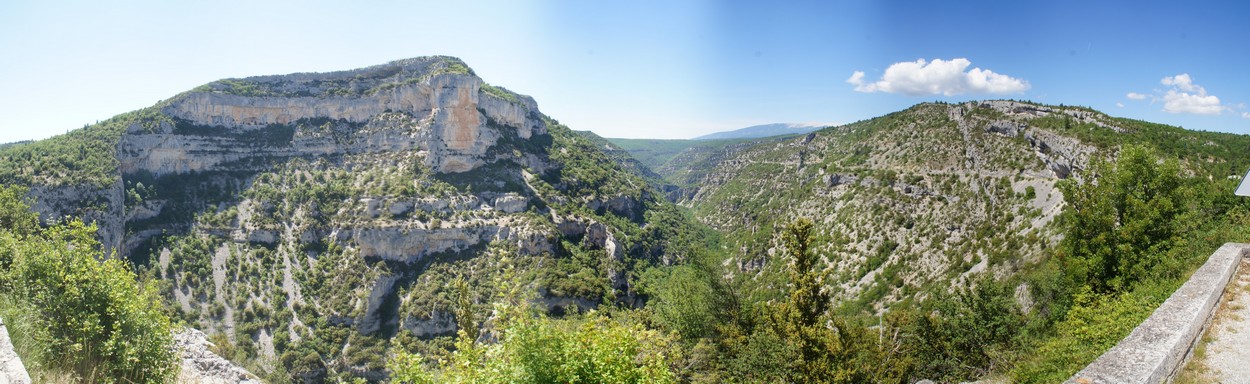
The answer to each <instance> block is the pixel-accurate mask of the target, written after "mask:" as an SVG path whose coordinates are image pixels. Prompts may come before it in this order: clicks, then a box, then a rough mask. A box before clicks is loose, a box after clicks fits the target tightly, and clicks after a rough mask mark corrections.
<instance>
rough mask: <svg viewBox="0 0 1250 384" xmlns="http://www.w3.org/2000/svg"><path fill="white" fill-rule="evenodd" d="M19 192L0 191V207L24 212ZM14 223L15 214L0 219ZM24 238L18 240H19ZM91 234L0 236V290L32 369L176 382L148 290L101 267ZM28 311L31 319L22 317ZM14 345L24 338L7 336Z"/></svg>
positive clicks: (64, 230) (79, 229) (127, 275)
mask: <svg viewBox="0 0 1250 384" xmlns="http://www.w3.org/2000/svg"><path fill="white" fill-rule="evenodd" d="M22 195H24V193H22V192H21V191H20V189H16V188H11V187H0V198H3V199H5V201H3V202H0V207H5V208H6V209H10V210H12V209H19V208H20V209H23V210H24V209H26V207H25V204H24V202H22V201H21V200H18V201H17V202H16V203H15V202H14V201H13V200H12V199H13V197H14V196H22ZM14 216H18V217H20V216H21V214H20V212H12V211H10V212H4V213H0V217H6V218H9V217H14ZM24 233H25V234H24ZM95 234H96V228H95V227H94V226H87V225H84V224H83V223H82V222H81V221H77V220H74V221H70V222H68V223H65V224H60V225H55V226H52V227H49V228H37V227H35V228H31V227H17V228H12V227H11V228H6V229H4V230H0V254H3V255H4V257H5V258H6V259H7V260H9V263H8V265H7V266H4V268H2V269H0V277H3V281H6V282H11V285H6V286H0V296H3V297H2V298H3V299H4V301H7V302H9V303H14V305H10V306H9V307H10V308H25V309H26V311H28V312H27V314H26V315H25V316H16V317H15V319H17V320H25V321H29V322H30V323H26V324H21V325H19V327H27V329H39V330H40V332H36V333H33V334H29V335H30V336H32V337H36V338H40V339H39V340H37V342H38V344H39V345H40V346H41V347H40V348H41V350H39V351H34V353H32V356H34V359H33V360H34V361H32V362H33V363H34V364H35V365H36V366H39V367H46V368H48V369H50V370H60V371H65V372H70V373H72V374H73V375H75V376H77V377H78V379H79V380H82V381H86V382H104V383H113V382H127V383H131V382H151V383H158V382H170V381H172V380H173V378H174V377H175V376H176V374H177V365H176V362H177V356H176V354H175V352H174V350H173V347H172V342H173V341H172V338H173V335H172V333H171V330H172V329H171V324H170V320H169V318H168V317H167V316H166V315H165V314H164V313H163V312H162V309H163V305H162V304H161V302H160V299H159V296H158V295H157V292H156V287H155V286H154V285H149V284H142V283H139V282H137V280H136V279H137V277H136V275H135V273H134V272H133V271H131V270H130V269H129V266H128V265H127V264H126V262H124V261H122V260H120V259H116V258H112V259H107V260H105V261H103V262H101V261H99V260H97V258H103V255H102V254H101V251H100V244H99V242H98V241H97V240H96V238H95ZM29 311H33V313H31V312H29ZM14 337H15V339H18V341H17V343H18V344H24V345H30V344H29V343H30V340H21V338H22V337H25V335H22V334H18V335H14Z"/></svg>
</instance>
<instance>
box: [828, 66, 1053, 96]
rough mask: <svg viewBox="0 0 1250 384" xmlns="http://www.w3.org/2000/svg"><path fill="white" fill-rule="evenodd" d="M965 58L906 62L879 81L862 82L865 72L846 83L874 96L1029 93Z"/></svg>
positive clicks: (1023, 84) (1018, 82)
mask: <svg viewBox="0 0 1250 384" xmlns="http://www.w3.org/2000/svg"><path fill="white" fill-rule="evenodd" d="M970 65H972V62H971V61H968V59H965V58H957V59H953V60H942V59H933V61H925V60H924V59H918V60H916V61H906V62H901V63H894V64H890V67H889V68H886V69H885V73H884V74H883V75H882V76H881V79H879V80H877V81H874V82H871V83H865V82H864V72H862V71H855V72H854V73H852V74H851V77H850V78H848V79H846V82H847V83H849V84H851V85H854V86H855V91H858V92H865V93H873V92H885V93H902V94H905V95H911V96H922V95H944V96H955V95H962V94H969V93H982V94H984V93H989V94H1009V93H1019V92H1024V91H1026V90H1028V89H1029V82H1027V81H1024V80H1021V79H1017V78H1013V77H1010V76H1007V75H1002V74H998V73H994V72H993V71H990V70H988V69H981V68H973V69H972V70H967V71H966V69H967V68H968V66H970Z"/></svg>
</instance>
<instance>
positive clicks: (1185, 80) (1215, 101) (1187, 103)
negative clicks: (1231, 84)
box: [1159, 73, 1230, 115]
mask: <svg viewBox="0 0 1250 384" xmlns="http://www.w3.org/2000/svg"><path fill="white" fill-rule="evenodd" d="M1159 83H1161V84H1163V85H1170V86H1172V89H1169V90H1168V91H1167V93H1164V94H1163V111H1164V112H1167V113H1194V114H1200V115H1218V114H1220V113H1223V112H1224V110H1226V109H1230V108H1228V107H1226V106H1224V105H1222V104H1220V98H1219V97H1216V96H1215V95H1208V94H1207V89H1206V88H1203V87H1202V86H1200V85H1197V84H1194V80H1193V78H1191V77H1189V74H1188V73H1182V74H1179V75H1176V76H1171V77H1164V78H1163V80H1159Z"/></svg>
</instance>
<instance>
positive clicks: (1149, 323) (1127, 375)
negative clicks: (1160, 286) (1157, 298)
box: [1067, 243, 1250, 384]
mask: <svg viewBox="0 0 1250 384" xmlns="http://www.w3.org/2000/svg"><path fill="white" fill-rule="evenodd" d="M1247 255H1250V244H1240V243H1227V244H1224V246H1222V247H1220V249H1218V250H1216V251H1215V253H1214V254H1212V255H1211V258H1209V259H1207V262H1206V264H1203V265H1202V267H1200V268H1198V270H1197V271H1195V272H1194V274H1193V276H1190V277H1189V281H1186V282H1185V284H1184V285H1182V286H1181V287H1180V289H1177V290H1176V292H1175V293H1173V294H1172V296H1171V297H1169V298H1168V299H1167V301H1164V302H1163V305H1160V306H1159V308H1158V309H1156V310H1155V312H1154V313H1153V314H1151V315H1150V318H1147V319H1146V321H1144V322H1142V323H1141V325H1139V326H1137V328H1135V329H1133V333H1130V334H1129V335H1128V337H1126V338H1124V340H1120V343H1119V344H1116V346H1115V347H1112V348H1111V350H1109V351H1107V353H1104V354H1103V355H1102V356H1100V357H1098V359H1097V360H1094V362H1093V363H1090V364H1089V366H1087V367H1085V369H1082V370H1081V371H1080V372H1077V373H1076V375H1073V376H1072V378H1070V379H1068V381H1067V383H1073V384H1093V383H1098V384H1102V383H1108V384H1110V383H1152V384H1153V383H1165V382H1168V381H1170V380H1171V379H1172V377H1173V376H1175V375H1176V373H1177V372H1179V371H1180V369H1181V367H1182V366H1183V365H1184V363H1185V360H1186V359H1187V358H1188V357H1189V355H1190V353H1191V351H1192V350H1193V347H1194V342H1195V341H1197V339H1198V338H1199V337H1201V336H1202V332H1203V330H1205V329H1206V327H1207V325H1208V324H1210V322H1211V318H1212V316H1213V315H1214V314H1215V309H1216V307H1217V306H1218V305H1219V303H1220V296H1221V295H1223V293H1224V287H1225V286H1227V285H1228V282H1229V280H1231V279H1232V277H1233V275H1234V274H1236V272H1237V266H1238V265H1240V264H1241V259H1242V257H1246V256H1247Z"/></svg>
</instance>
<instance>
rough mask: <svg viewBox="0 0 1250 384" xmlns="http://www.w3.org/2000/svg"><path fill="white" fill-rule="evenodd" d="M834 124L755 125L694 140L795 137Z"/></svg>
mask: <svg viewBox="0 0 1250 384" xmlns="http://www.w3.org/2000/svg"><path fill="white" fill-rule="evenodd" d="M830 125H833V124H823V123H775V124H764V125H754V126H750V127H746V128H742V129H735V130H732V131H725V132H716V133H709V134H706V135H703V136H699V137H696V138H694V140H720V139H754V138H759V137H769V136H780V135H795V134H802V133H808V132H812V131H815V130H818V129H821V128H824V127H828V126H830Z"/></svg>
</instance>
